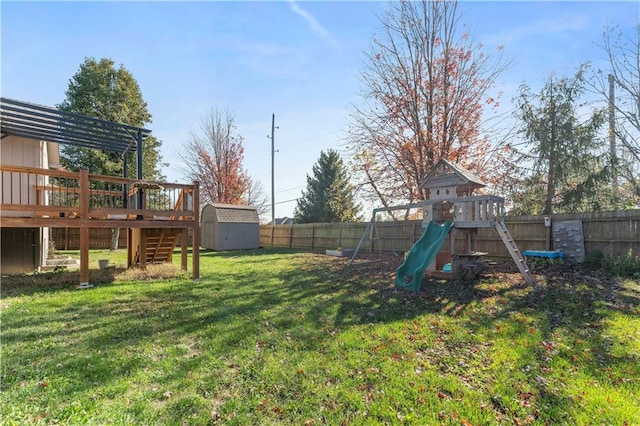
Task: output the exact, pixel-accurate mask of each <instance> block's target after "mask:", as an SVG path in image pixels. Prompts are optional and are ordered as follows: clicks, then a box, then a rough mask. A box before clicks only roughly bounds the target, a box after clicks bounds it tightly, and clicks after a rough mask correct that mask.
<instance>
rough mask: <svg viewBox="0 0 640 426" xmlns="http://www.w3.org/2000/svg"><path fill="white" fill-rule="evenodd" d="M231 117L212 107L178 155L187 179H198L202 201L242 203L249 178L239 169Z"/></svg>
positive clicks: (241, 155) (239, 146) (241, 151)
mask: <svg viewBox="0 0 640 426" xmlns="http://www.w3.org/2000/svg"><path fill="white" fill-rule="evenodd" d="M235 131H236V127H235V124H234V118H233V116H232V115H231V114H230V113H229V112H228V111H226V112H224V113H223V112H221V111H220V110H219V109H212V110H211V111H210V112H209V113H208V114H206V115H205V116H204V117H203V118H202V120H201V122H200V132H199V133H192V134H191V138H190V140H189V141H188V142H187V143H186V146H185V147H184V151H183V152H181V153H179V154H178V157H179V158H180V159H181V160H182V162H183V163H184V165H185V171H184V172H183V173H184V175H185V177H187V178H188V179H190V180H198V181H200V198H201V200H202V201H203V202H204V203H225V204H246V201H245V198H244V197H245V194H246V193H247V191H248V189H249V185H250V178H249V176H248V175H247V173H246V172H245V171H244V169H243V168H242V160H243V158H244V148H243V147H242V137H241V136H239V135H237V134H235Z"/></svg>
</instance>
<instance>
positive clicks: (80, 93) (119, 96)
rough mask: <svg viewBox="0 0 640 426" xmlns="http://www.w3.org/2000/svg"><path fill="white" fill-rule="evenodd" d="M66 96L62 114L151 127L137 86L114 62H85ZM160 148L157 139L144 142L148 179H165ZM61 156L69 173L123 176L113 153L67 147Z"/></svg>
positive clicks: (133, 167) (144, 172) (131, 161)
mask: <svg viewBox="0 0 640 426" xmlns="http://www.w3.org/2000/svg"><path fill="white" fill-rule="evenodd" d="M65 94H66V99H65V100H64V101H63V102H62V103H61V104H59V105H58V108H60V109H61V110H62V111H69V112H74V113H77V114H83V115H87V116H90V117H97V118H100V119H103V120H108V121H113V122H117V123H122V124H127V125H130V126H136V127H144V126H145V125H146V124H148V123H151V114H150V113H149V111H148V109H147V103H146V102H145V101H144V99H143V97H142V93H141V92H140V87H139V86H138V83H137V82H136V80H135V79H134V78H133V76H132V75H131V73H130V72H129V71H127V69H126V68H125V67H124V66H123V65H120V66H119V67H118V68H116V67H115V63H114V61H113V60H111V59H107V58H102V59H100V60H99V61H97V60H95V59H94V58H86V59H85V61H84V63H82V64H81V65H80V69H79V70H78V72H77V73H76V74H75V75H74V76H73V77H72V78H71V79H70V80H69V86H68V88H67V91H66V92H65ZM161 144H162V143H161V142H160V141H159V140H158V139H156V138H154V137H148V138H146V139H145V141H144V146H143V165H142V169H143V170H142V175H143V177H144V178H145V179H150V180H162V179H163V176H162V175H161V173H160V170H159V168H158V167H159V165H160V164H161V160H162V157H161V156H160V152H159V149H160V146H161ZM61 154H62V155H61V162H62V164H63V166H64V167H65V168H67V169H68V170H74V171H77V170H79V169H81V168H86V169H89V170H90V171H91V173H96V174H104V175H112V176H113V175H120V174H121V173H122V163H123V161H122V158H121V157H120V156H119V155H118V154H116V153H113V152H108V151H102V150H96V149H89V148H83V147H76V146H72V145H65V146H63V148H62V152H61ZM136 167H137V166H136V161H135V158H133V156H130V159H129V170H136Z"/></svg>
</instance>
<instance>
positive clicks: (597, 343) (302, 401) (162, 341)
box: [0, 250, 640, 425]
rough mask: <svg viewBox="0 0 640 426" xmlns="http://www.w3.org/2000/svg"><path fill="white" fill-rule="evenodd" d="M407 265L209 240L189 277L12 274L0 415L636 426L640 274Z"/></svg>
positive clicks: (119, 420)
mask: <svg viewBox="0 0 640 426" xmlns="http://www.w3.org/2000/svg"><path fill="white" fill-rule="evenodd" d="M99 258H109V259H110V260H111V263H112V264H115V265H116V266H118V265H119V264H124V262H125V254H124V252H122V251H121V252H117V253H115V254H112V253H109V252H92V254H91V265H93V266H94V267H97V259H99ZM176 258H177V259H176V260H177V261H179V256H176ZM399 261H400V260H399V259H398V258H392V257H390V258H386V259H383V260H382V261H380V262H376V263H370V264H367V265H359V266H353V267H351V268H346V261H345V260H344V259H338V258H331V257H326V256H319V255H312V254H303V253H296V252H294V251H286V250H256V251H249V252H241V253H213V252H204V253H201V277H202V278H201V279H200V280H199V281H196V282H193V281H191V280H190V279H189V278H188V277H185V276H182V277H178V278H174V279H166V280H155V281H143V282H141V281H140V280H139V279H137V278H136V277H137V276H136V275H135V274H132V275H127V274H126V273H124V272H122V271H121V270H120V269H119V268H115V269H110V270H103V271H97V270H96V271H92V282H94V283H96V286H95V287H94V288H91V289H88V290H78V289H76V288H75V285H77V283H78V279H77V275H75V277H74V275H73V274H68V273H58V274H46V276H45V277H36V276H34V277H23V278H21V279H17V278H13V277H10V278H3V281H2V286H3V287H2V299H1V300H0V307H1V313H2V342H1V343H2V354H1V355H2V359H1V360H2V377H1V378H2V383H1V398H2V401H1V404H0V405H1V409H0V410H1V414H2V423H3V424H7V425H11V424H16V425H17V424H20V425H23V424H50V423H59V424H79V423H90V424H110V425H111V424H116V425H117V424H194V425H197V424H242V425H245V424H246V425H265V424H266V425H268V424H295V425H320V424H332V425H334V424H335V425H341V424H345V425H346V424H353V425H357V424H416V425H427V424H451V425H461V424H462V425H472V424H473V425H480V424H501V423H502V424H563V423H566V424H612V425H623V424H628V425H634V424H640V409H639V408H638V407H640V283H638V282H635V281H632V280H626V281H625V280H613V279H609V278H607V277H604V276H602V274H599V273H597V272H594V273H590V274H584V273H581V272H576V271H572V270H571V269H569V268H566V267H547V268H541V269H539V270H538V271H537V273H538V275H537V278H538V279H539V281H540V282H541V283H542V284H541V285H540V286H538V287H536V288H531V287H528V286H525V285H523V284H522V283H521V280H520V279H519V277H518V275H517V274H515V273H512V272H509V271H506V270H505V269H503V270H501V271H499V270H496V271H491V272H490V273H488V274H486V276H485V278H484V279H482V280H481V281H480V282H477V283H475V284H473V285H471V284H468V285H465V284H456V283H446V282H444V281H431V282H429V283H428V284H425V285H424V286H423V287H424V289H423V291H421V292H420V293H418V294H417V295H414V294H410V293H405V292H398V291H395V290H394V289H393V277H394V273H395V267H397V266H398V264H399ZM189 264H190V263H189ZM75 274H77V272H76V273H75ZM43 275H44V274H43Z"/></svg>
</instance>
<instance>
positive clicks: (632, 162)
mask: <svg viewBox="0 0 640 426" xmlns="http://www.w3.org/2000/svg"><path fill="white" fill-rule="evenodd" d="M598 46H599V47H600V48H601V49H602V51H603V52H604V53H605V55H606V58H607V62H608V67H600V68H596V69H595V70H594V74H593V77H594V78H593V80H592V82H591V84H592V87H593V88H594V89H595V90H596V92H598V93H599V94H600V95H601V96H603V98H604V99H606V102H607V104H608V105H609V107H610V108H613V110H612V112H613V114H614V115H615V126H614V136H615V140H616V143H617V142H619V143H620V148H621V149H619V150H616V151H617V152H615V153H614V155H615V156H617V163H618V164H617V165H616V171H617V173H616V174H617V175H618V176H619V177H620V178H622V179H623V186H626V187H627V188H628V190H629V194H628V195H630V196H631V197H634V198H635V199H636V202H637V200H638V198H640V25H637V26H636V27H635V29H634V31H633V32H632V33H630V34H628V33H624V32H622V31H620V30H619V27H617V26H607V27H605V28H604V31H603V33H602V43H601V44H599V45H598ZM609 76H611V77H612V78H613V83H614V96H613V97H612V96H611V91H610V87H609V78H610V77H609Z"/></svg>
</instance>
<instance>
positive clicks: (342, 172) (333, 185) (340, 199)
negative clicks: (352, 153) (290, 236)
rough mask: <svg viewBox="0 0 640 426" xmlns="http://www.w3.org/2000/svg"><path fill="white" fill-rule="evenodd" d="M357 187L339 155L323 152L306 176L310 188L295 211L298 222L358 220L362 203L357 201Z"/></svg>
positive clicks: (295, 218)
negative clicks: (310, 173)
mask: <svg viewBox="0 0 640 426" xmlns="http://www.w3.org/2000/svg"><path fill="white" fill-rule="evenodd" d="M354 189H355V188H354V186H353V185H352V184H351V182H350V180H349V175H348V173H347V168H346V166H345V164H344V162H343V161H342V158H340V155H339V154H338V153H337V152H336V151H334V150H332V149H330V150H329V151H327V152H326V153H325V152H324V151H322V152H321V153H320V158H319V159H318V162H317V163H316V164H314V166H313V177H310V176H309V175H307V189H306V191H302V197H301V198H299V199H298V204H297V206H296V208H295V211H294V213H293V214H294V221H295V222H296V223H321V222H348V221H353V220H357V219H358V214H359V211H360V206H359V205H357V204H356V202H355V200H354Z"/></svg>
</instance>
